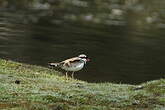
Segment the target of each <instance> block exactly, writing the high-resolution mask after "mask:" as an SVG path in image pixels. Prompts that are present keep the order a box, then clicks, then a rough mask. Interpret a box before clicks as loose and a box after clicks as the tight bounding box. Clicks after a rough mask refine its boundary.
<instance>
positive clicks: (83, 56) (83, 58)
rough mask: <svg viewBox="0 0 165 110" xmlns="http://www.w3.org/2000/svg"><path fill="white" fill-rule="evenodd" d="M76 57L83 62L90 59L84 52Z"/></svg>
mask: <svg viewBox="0 0 165 110" xmlns="http://www.w3.org/2000/svg"><path fill="white" fill-rule="evenodd" d="M78 57H79V58H81V59H82V60H83V61H84V62H85V63H86V62H88V61H90V59H89V58H88V57H87V56H86V55H85V54H80V55H79V56H78Z"/></svg>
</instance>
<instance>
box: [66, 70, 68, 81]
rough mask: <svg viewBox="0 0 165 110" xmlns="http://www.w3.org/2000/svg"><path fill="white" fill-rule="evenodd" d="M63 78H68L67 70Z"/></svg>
mask: <svg viewBox="0 0 165 110" xmlns="http://www.w3.org/2000/svg"><path fill="white" fill-rule="evenodd" d="M65 78H66V79H67V80H68V72H66V73H65Z"/></svg>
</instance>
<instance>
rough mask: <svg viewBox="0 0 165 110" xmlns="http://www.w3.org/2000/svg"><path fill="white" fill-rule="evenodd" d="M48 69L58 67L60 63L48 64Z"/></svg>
mask: <svg viewBox="0 0 165 110" xmlns="http://www.w3.org/2000/svg"><path fill="white" fill-rule="evenodd" d="M48 65H49V66H50V67H58V66H59V65H60V63H48Z"/></svg>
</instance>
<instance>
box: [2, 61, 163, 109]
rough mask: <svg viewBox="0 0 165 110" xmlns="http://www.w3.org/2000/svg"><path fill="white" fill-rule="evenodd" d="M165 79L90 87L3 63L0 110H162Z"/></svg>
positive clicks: (51, 72)
mask: <svg viewBox="0 0 165 110" xmlns="http://www.w3.org/2000/svg"><path fill="white" fill-rule="evenodd" d="M164 93H165V79H160V80H155V81H151V82H146V83H143V84H141V85H126V84H112V83H100V84H95V83H87V82H83V81H78V80H73V79H70V80H68V81H66V80H65V77H64V76H63V75H61V74H60V73H59V72H57V71H54V70H52V69H48V68H43V67H39V66H34V65H26V64H22V63H16V62H12V61H6V60H2V59H0V109H6V110H8V109H12V110H49V109H50V110H51V109H52V110H118V109H119V110H120V109H121V110H160V109H164V108H163V107H164V106H165V94H164Z"/></svg>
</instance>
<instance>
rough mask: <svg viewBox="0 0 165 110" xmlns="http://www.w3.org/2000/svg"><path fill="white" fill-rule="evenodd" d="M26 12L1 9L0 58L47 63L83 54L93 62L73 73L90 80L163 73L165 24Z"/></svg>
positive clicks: (137, 79)
mask: <svg viewBox="0 0 165 110" xmlns="http://www.w3.org/2000/svg"><path fill="white" fill-rule="evenodd" d="M128 16H130V15H129V14H128V15H127V17H128ZM26 17H29V16H26V14H25V13H23V14H21V13H18V12H17V11H16V12H15V11H4V10H3V11H1V14H0V57H1V58H4V59H11V60H14V61H19V62H24V63H29V64H35V65H41V66H45V67H47V63H48V62H52V61H53V62H58V61H62V60H64V59H66V58H70V57H73V56H77V55H79V54H81V53H84V54H87V55H88V56H89V57H90V58H91V62H89V63H88V64H87V65H86V66H85V68H84V69H83V70H82V71H79V72H77V73H76V74H75V77H76V78H77V79H81V80H85V81H88V82H115V83H130V84H137V83H141V82H144V81H149V80H153V79H159V78H163V77H164V76H165V75H164V72H165V29H164V28H155V27H153V28H152V27H150V25H149V26H147V27H146V28H141V27H138V28H137V27H136V26H134V25H132V24H130V23H129V22H128V21H127V20H123V22H122V23H121V21H118V22H119V23H118V22H117V23H118V24H119V25H114V24H113V25H112V24H111V25H105V24H101V23H100V24H94V23H90V22H87V23H84V22H83V21H82V22H77V21H75V22H73V21H72V22H71V21H65V20H64V19H62V20H61V19H60V18H53V21H54V22H55V23H54V22H53V23H52V22H50V20H52V18H49V17H48V18H46V19H39V20H38V19H37V20H38V21H37V22H35V21H36V18H33V17H31V18H30V20H31V22H29V21H26V19H25V18H26ZM87 18H90V16H87ZM148 20H149V21H150V19H149V18H148ZM131 22H134V21H131ZM88 23H89V24H88ZM133 24H134V23H133ZM151 26H153V25H151ZM159 26H162V25H159Z"/></svg>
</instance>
